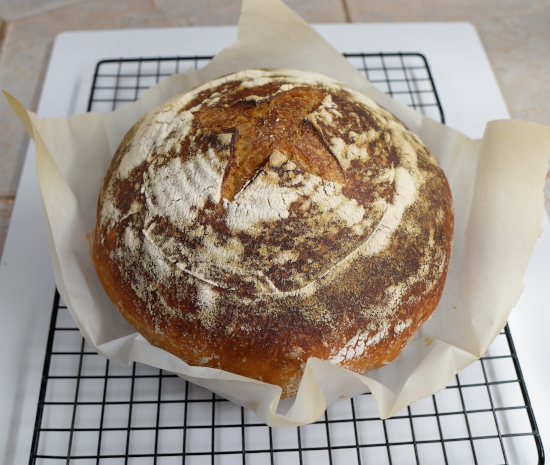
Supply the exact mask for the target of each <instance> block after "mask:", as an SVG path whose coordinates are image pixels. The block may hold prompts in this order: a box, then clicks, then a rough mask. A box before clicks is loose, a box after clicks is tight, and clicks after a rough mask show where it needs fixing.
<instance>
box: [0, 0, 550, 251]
mask: <svg viewBox="0 0 550 465" xmlns="http://www.w3.org/2000/svg"><path fill="white" fill-rule="evenodd" d="M284 1H285V2H286V3H287V4H289V5H290V6H291V7H292V8H293V9H294V10H295V11H297V12H298V13H299V14H300V15H301V16H302V17H304V18H305V19H306V20H307V21H309V22H315V23H333V22H346V21H347V22H379V21H385V22H391V21H469V22H471V23H473V24H474V25H475V26H476V28H477V30H478V32H479V34H480V37H481V40H482V42H483V44H484V46H485V48H486V50H487V54H488V57H489V60H490V62H491V64H492V66H493V69H494V71H495V74H496V76H497V80H498V82H499V84H500V87H501V89H502V92H503V95H504V98H505V100H506V103H507V104H508V108H509V110H510V113H511V115H512V117H514V118H518V119H526V120H530V121H536V122H539V123H544V124H548V125H550V77H549V76H550V2H549V1H548V0H483V1H480V0H445V1H442V0H284ZM239 10H240V0H201V1H198V0H0V89H5V90H8V91H9V92H11V93H13V94H14V95H15V96H16V97H18V98H19V99H20V100H21V102H22V103H23V104H24V105H25V106H26V107H27V108H29V109H32V110H34V109H35V108H36V105H37V101H38V97H39V95H40V90H41V87H42V81H43V79H44V73H45V69H46V65H47V63H48V59H49V56H50V53H51V49H52V44H53V40H54V38H55V36H56V35H57V34H58V33H60V32H62V31H67V30H90V29H111V28H129V27H132V28H136V27H155V26H157V27H162V26H204V25H222V24H236V23H237V19H238V16H239ZM27 143H28V138H27V136H26V135H25V133H24V131H23V129H22V127H21V125H20V123H19V122H18V121H16V120H15V119H14V117H13V116H12V114H11V111H10V110H9V108H8V105H7V103H6V101H5V100H4V98H3V97H0V252H1V250H2V248H3V244H4V239H5V234H6V230H7V226H8V223H9V217H10V213H11V209H12V206H13V200H14V197H15V194H16V190H17V184H18V180H19V176H20V172H21V168H22V164H23V157H24V153H25V150H26V146H27ZM547 190H548V194H547V198H548V199H550V179H549V182H548V183H547ZM548 208H549V209H550V201H549V202H548Z"/></svg>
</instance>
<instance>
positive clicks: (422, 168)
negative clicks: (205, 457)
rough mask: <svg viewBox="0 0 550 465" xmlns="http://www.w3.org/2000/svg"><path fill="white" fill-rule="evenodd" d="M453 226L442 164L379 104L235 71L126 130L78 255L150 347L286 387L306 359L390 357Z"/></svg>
mask: <svg viewBox="0 0 550 465" xmlns="http://www.w3.org/2000/svg"><path fill="white" fill-rule="evenodd" d="M452 231H453V207H452V201H451V194H450V190H449V187H448V184H447V181H446V179H445V176H444V174H443V172H442V170H441V168H440V167H439V165H438V163H437V161H436V159H435V158H434V157H433V155H432V154H431V153H430V152H429V151H428V149H427V148H426V147H425V146H424V145H423V144H422V142H421V141H420V140H419V138H418V137H417V136H416V135H415V134H413V133H412V132H411V131H410V130H409V129H408V128H407V127H405V126H404V125H403V123H401V122H400V121H399V120H398V119H397V118H396V117H394V116H393V115H392V114H391V113H389V112H388V111H386V110H384V109H383V108H381V107H379V106H378V105H377V104H376V103H374V102H373V101H372V100H371V99H369V98H368V97H366V96H365V95H363V94H360V93H358V92H356V91H354V90H352V89H350V88H348V87H346V86H344V85H342V84H339V83H338V82H336V81H334V80H332V79H330V78H327V77H325V76H322V75H319V74H314V73H305V72H299V71H292V70H247V71H242V72H239V73H236V74H233V75H230V76H225V77H222V78H219V79H216V80H214V81H210V82H207V83H206V84H203V85H201V86H199V87H197V88H195V89H193V90H191V91H189V92H187V93H185V94H182V95H178V96H177V97H174V98H173V99H171V100H169V101H168V102H166V103H165V104H163V105H161V106H160V107H158V108H156V109H154V110H152V111H151V112H149V113H148V114H147V115H145V116H144V117H143V118H141V119H140V120H139V121H138V122H137V123H136V124H135V126H134V127H133V128H132V129H131V130H130V131H129V132H128V134H127V135H126V136H125V138H124V140H123V141H122V143H121V144H120V147H119V148H118V150H117V152H116V154H115V156H114V158H113V161H112V163H111V166H110V168H109V170H108V172H107V175H106V177H105V180H104V182H103V185H102V187H101V192H100V197H99V205H98V210H97V227H96V231H95V237H94V243H93V257H94V262H95V266H96V269H97V273H98V275H99V279H100V280H101V283H102V284H103V286H104V288H105V290H106V292H107V294H108V295H109V297H110V298H111V299H112V301H113V302H114V303H115V305H116V306H117V307H118V309H119V310H120V311H121V312H122V314H123V315H124V317H125V318H126V319H127V320H128V321H129V322H130V323H131V324H132V325H133V326H134V327H135V328H136V329H137V330H138V331H139V332H140V333H141V334H142V335H143V336H144V337H145V338H146V339H147V340H148V341H149V342H150V343H151V344H153V345H155V346H158V347H161V348H163V349H165V350H167V351H168V352H170V353H172V354H174V355H176V356H178V357H180V358H181V359H183V360H184V361H185V362H187V363H188V364H190V365H196V366H206V367H212V368H219V369H222V370H226V371H229V372H232V373H236V374H239V375H243V376H247V377H250V378H254V379H257V380H261V381H265V382H267V383H272V384H276V385H279V386H281V387H282V389H283V393H282V397H291V396H294V395H296V392H297V389H298V386H299V383H300V380H301V377H302V374H303V370H304V367H305V364H306V362H307V360H308V358H309V357H317V358H319V359H322V360H326V361H328V362H330V363H333V364H336V365H339V366H341V367H345V368H347V369H349V370H352V371H354V372H358V373H363V372H366V371H368V370H371V369H374V368H377V367H380V366H382V365H385V364H387V363H389V362H390V361H391V360H393V359H394V358H395V357H396V356H397V355H398V354H399V353H400V352H401V350H402V349H403V348H404V347H405V345H406V344H407V343H408V341H409V340H410V339H411V337H412V336H413V335H414V334H415V333H416V332H417V331H418V329H419V328H420V326H421V325H422V323H423V322H424V321H425V320H426V319H427V318H428V317H429V316H430V315H431V314H432V312H433V310H434V309H435V307H436V305H437V303H438V301H439V298H440V296H441V292H442V290H443V285H444V282H445V276H446V273H447V267H448V263H449V258H450V255H451V243H452Z"/></svg>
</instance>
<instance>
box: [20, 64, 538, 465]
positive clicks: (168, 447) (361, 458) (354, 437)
mask: <svg viewBox="0 0 550 465" xmlns="http://www.w3.org/2000/svg"><path fill="white" fill-rule="evenodd" d="M347 58H348V59H349V60H350V61H351V62H352V63H353V64H354V65H355V66H356V67H357V68H358V69H359V70H360V71H361V72H362V73H364V75H365V76H366V77H368V78H369V79H370V80H371V82H373V84H375V85H376V86H377V87H378V88H380V89H381V90H383V91H385V92H387V93H389V94H391V95H392V96H393V97H394V98H397V99H399V100H400V101H402V102H404V103H406V104H407V105H410V106H412V107H414V108H415V109H417V110H419V111H420V112H422V113H424V114H426V115H428V116H430V117H432V118H434V119H436V120H439V121H442V122H443V121H444V116H443V111H442V109H441V105H440V103H439V99H438V97H437V93H436V90H435V86H434V83H433V79H432V77H431V75H430V71H429V68H428V65H427V63H426V60H425V58H424V57H423V56H422V55H419V54H354V55H347ZM209 60H210V57H184V58H161V59H136V60H106V61H102V62H100V63H99V64H98V66H97V70H96V75H95V78H94V84H93V87H92V91H91V96H90V102H89V110H99V111H111V110H113V109H116V108H118V107H119V106H121V105H123V104H124V103H127V102H130V101H134V100H135V99H137V98H139V97H140V96H141V95H142V94H143V93H144V92H145V91H146V90H147V89H148V88H149V87H150V86H151V85H153V84H155V83H156V82H159V81H160V80H162V79H163V78H166V77H168V76H169V75H172V74H174V73H175V72H184V71H186V69H187V68H189V67H192V68H200V67H202V66H204V65H205V64H206V63H208V61H209ZM29 463H30V464H57V463H66V464H69V463H78V464H113V465H115V464H129V463H131V464H159V465H160V464H184V465H185V464H187V465H203V464H204V465H206V464H212V465H226V464H228V465H233V464H243V465H244V464H246V465H256V464H272V465H277V464H284V465H293V464H300V465H302V464H306V465H307V464H314V465H322V464H330V465H333V464H334V465H341V464H345V465H348V464H349V465H355V464H358V465H364V464H388V465H405V464H407V465H408V464H424V465H426V464H452V465H455V464H456V465H468V464H476V465H486V464H487V465H489V464H490V465H494V464H537V463H538V464H543V463H544V452H543V449H542V442H541V440H540V437H539V433H538V430H537V426H536V422H535V418H534V415H533V411H532V408H531V404H530V402H529V397H528V394H527V390H526V388H525V383H524V380H523V377H522V374H521V368H520V365H519V362H518V359H517V355H516V352H515V349H514V344H513V341H512V337H511V335H510V331H509V329H508V326H506V328H504V330H503V331H502V332H501V334H500V335H499V336H497V338H496V340H495V341H494V342H493V344H492V345H491V347H490V348H489V350H488V351H487V353H486V354H485V355H484V356H483V357H482V358H481V360H480V361H478V362H476V363H474V364H472V365H471V366H469V367H468V368H467V369H466V370H464V371H462V372H460V373H459V374H458V375H456V376H455V377H454V378H453V379H452V380H451V382H450V383H449V384H448V386H447V388H446V389H444V390H443V391H441V392H439V393H437V394H435V395H434V396H432V397H430V398H427V399H424V400H422V401H419V402H417V403H415V404H413V405H411V406H410V407H407V408H405V409H403V410H401V411H400V412H398V413H397V414H396V415H395V416H394V417H392V418H391V419H389V420H380V418H379V417H378V415H377V409H376V404H375V401H374V398H373V397H372V395H370V394H364V395H361V396H358V397H355V398H353V399H349V400H345V401H342V402H339V403H336V404H333V405H331V406H329V407H328V409H327V411H326V412H325V414H324V415H323V416H322V417H321V418H320V419H319V420H318V421H317V422H316V423H314V424H311V425H306V426H301V427H299V428H281V429H272V428H269V427H267V426H265V424H263V423H261V422H260V421H259V420H258V418H257V417H256V416H255V415H254V414H253V413H252V412H250V411H249V410H247V409H243V408H242V407H239V406H237V405H236V404H233V403H232V402H229V401H227V400H225V399H223V398H221V397H219V396H217V395H215V394H213V393H212V392H210V391H208V390H206V389H204V388H202V387H199V386H196V385H194V384H191V383H188V382H187V381H185V380H183V379H181V378H179V377H177V376H175V375H174V374H172V373H169V372H165V371H163V370H159V369H156V368H152V367H149V366H146V365H142V364H133V365H132V366H130V367H120V366H118V365H116V364H114V363H111V362H109V361H108V360H106V359H105V358H103V357H101V356H100V355H98V354H96V353H95V352H94V351H93V349H92V348H91V347H90V346H88V345H87V343H86V342H85V341H84V339H83V338H82V336H81V334H80V332H79V331H78V328H77V327H76V325H75V323H74V321H73V319H72V317H71V316H70V314H69V311H68V310H67V308H66V306H65V305H64V304H63V302H62V301H61V300H60V297H59V294H58V293H57V292H56V294H55V298H54V304H53V311H52V318H51V325H50V332H49V337H48V343H47V348H46V358H45V363H44V370H43V376H42V385H41V389H40V397H39V402H38V410H37V415H36V423H35V432H34V437H33V442H32V448H31V454H30V462H29Z"/></svg>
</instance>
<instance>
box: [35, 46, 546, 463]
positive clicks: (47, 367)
mask: <svg viewBox="0 0 550 465" xmlns="http://www.w3.org/2000/svg"><path fill="white" fill-rule="evenodd" d="M411 55H414V56H417V57H421V59H422V60H423V61H424V63H425V66H426V70H427V73H428V76H429V81H430V83H431V86H432V88H433V92H434V94H435V98H436V104H437V106H438V108H439V112H440V116H441V121H442V122H444V114H443V110H442V108H441V103H440V100H439V97H438V95H437V91H436V89H435V83H434V81H433V78H432V76H431V72H430V70H429V66H428V64H427V60H426V58H425V57H424V56H423V55H421V54H417V53H414V54H408V53H393V54H385V53H384V54H383V53H379V54H347V55H345V56H346V57H348V58H349V57H352V58H362V59H363V63H365V58H366V57H369V56H376V57H380V58H381V61H382V63H384V61H383V57H385V56H393V57H399V58H400V60H401V63H402V64H403V57H404V56H411ZM211 58H212V57H208V56H193V57H166V58H138V59H118V60H103V61H101V62H99V63H98V65H97V67H96V73H95V75H94V81H93V85H92V91H91V94H90V99H89V106H88V110H90V109H91V107H92V103H93V91H94V89H95V88H96V83H97V77H98V72H99V68H100V66H101V65H102V64H104V63H119V71H120V65H121V64H122V63H124V62H132V61H134V62H135V61H138V62H146V61H157V62H160V61H161V60H164V61H168V60H171V61H174V60H176V62H177V63H178V66H179V61H182V60H194V61H195V63H196V62H197V60H208V59H211ZM365 66H366V63H365ZM403 66H404V64H403ZM383 70H384V73H385V74H386V79H387V81H388V83H389V82H390V80H389V78H388V75H387V72H388V70H387V68H386V67H383ZM405 76H406V74H405ZM156 77H157V80H158V78H159V77H160V68H159V67H157V76H156ZM406 80H407V86H408V88H409V91H411V87H410V83H409V82H408V79H407V78H406ZM388 88H389V93H390V95H393V93H392V91H391V86H390V85H388ZM136 95H137V89H136ZM412 102H413V105H412V106H413V107H415V108H416V105H415V102H414V99H413V100H412ZM60 308H61V309H62V308H66V307H62V306H60V296H59V293H58V292H57V290H56V292H55V297H54V302H53V309H52V318H51V321H50V329H49V334H48V341H47V347H46V355H45V360H44V368H43V373H42V380H41V387H40V394H39V401H38V406H37V415H36V421H35V428H34V435H33V440H32V446H31V454H30V458H29V463H30V464H31V465H34V464H35V463H36V461H37V459H41V458H44V459H47V458H50V459H62V460H66V461H67V463H69V462H70V461H71V460H74V459H96V460H97V463H98V464H99V462H100V460H101V459H103V458H105V459H106V458H125V462H126V463H127V461H128V459H129V458H131V457H138V456H139V457H142V456H143V455H132V454H129V438H130V431H131V430H134V429H139V428H135V427H131V405H133V403H138V402H135V401H133V399H132V397H131V398H130V402H129V405H130V412H129V420H128V427H127V428H114V429H119V430H125V431H128V434H127V443H126V454H125V455H115V456H109V455H101V439H102V436H101V434H102V431H103V430H102V425H103V418H104V411H105V406H106V401H105V392H106V386H107V380H108V378H109V375H108V370H109V361H107V362H106V371H105V375H104V376H96V377H97V378H102V379H105V390H104V393H103V402H102V403H101V406H102V413H101V426H100V429H99V438H98V447H97V454H96V455H89V456H78V457H74V456H71V454H70V451H71V441H72V435H73V432H74V431H85V430H86V429H78V428H75V427H74V423H75V418H74V417H75V412H76V406H77V404H78V399H77V397H78V383H79V382H80V376H81V373H80V372H81V368H82V357H83V355H84V354H85V352H84V339H82V344H81V349H80V365H79V374H78V377H77V388H76V395H75V399H74V401H73V402H65V403H63V404H66V405H73V418H72V424H71V430H70V434H71V439H70V440H69V449H68V455H67V456H47V455H39V454H38V453H37V451H38V444H39V439H40V432H41V431H58V430H59V431H65V429H55V428H53V429H44V428H41V425H42V418H43V413H44V406H45V405H48V404H56V403H55V402H50V403H48V402H46V401H45V399H46V391H47V386H48V380H49V379H51V377H50V376H49V372H50V362H51V357H52V355H58V354H59V353H56V352H54V351H53V344H54V337H55V331H59V330H60V328H56V321H57V317H58V311H59V309H60ZM71 330H72V328H71ZM74 330H77V329H76V328H75V329H74ZM501 334H504V335H505V337H506V340H507V343H508V346H509V348H510V355H504V356H493V357H482V358H481V365H482V367H483V372H484V376H485V383H481V384H480V385H485V386H486V387H487V391H488V394H489V398H490V401H491V409H489V410H487V409H484V410H467V409H466V405H465V402H464V397H463V395H462V388H464V387H472V386H475V385H472V384H470V385H461V383H460V380H459V378H458V376H457V377H456V381H457V385H456V386H450V387H448V389H454V388H456V389H458V390H459V392H460V397H461V402H462V407H463V411H462V412H458V413H464V414H465V417H466V422H467V427H468V435H469V438H451V439H443V432H442V427H441V422H440V417H443V416H446V415H453V414H456V413H457V412H438V411H437V404H436V401H435V397H434V398H433V402H434V409H435V416H436V418H437V423H438V428H439V434H440V438H441V439H440V440H417V439H416V438H415V434H414V427H413V419H414V418H421V417H424V416H433V414H426V415H422V414H412V413H411V409H410V407H408V410H407V411H408V415H407V416H404V417H401V418H405V419H408V420H409V422H410V424H411V431H412V441H407V442H402V443H399V442H391V443H390V442H389V441H388V434H387V431H386V424H385V421H384V434H385V438H386V443H385V444H374V445H373V444H360V443H359V440H358V429H357V422H360V421H369V420H370V419H369V418H357V417H356V412H355V407H354V401H353V399H350V402H351V405H352V414H353V425H354V434H355V445H349V446H331V444H330V432H329V424H331V423H338V422H344V421H350V420H329V419H328V416H327V413H326V412H325V415H324V420H323V419H321V420H319V422H318V423H321V424H324V425H325V429H326V434H327V447H318V448H311V447H310V448H303V447H302V445H301V438H300V428H297V434H298V448H297V449H277V451H276V452H285V451H288V452H298V454H299V456H300V464H302V463H303V461H302V453H303V452H304V451H306V450H327V452H328V454H329V462H330V463H331V464H332V463H333V459H332V451H333V450H337V449H344V448H345V449H353V448H355V449H356V451H357V460H358V463H359V464H361V463H362V462H361V454H360V449H361V448H365V447H372V446H381V445H385V446H386V447H387V448H388V459H389V463H390V464H391V463H392V459H391V454H390V451H389V449H390V446H399V445H411V444H412V445H413V447H414V451H415V457H416V462H417V463H420V461H419V455H418V447H417V446H418V445H421V444H427V443H441V444H442V446H444V444H445V443H449V442H455V441H465V440H468V439H469V441H470V444H471V448H472V453H473V457H474V461H475V463H476V464H477V463H478V461H477V458H476V452H475V447H474V440H480V439H488V438H493V439H494V438H495V436H486V437H484V436H481V437H480V436H475V437H474V436H473V435H472V431H471V428H470V424H469V421H468V417H467V415H466V414H470V413H481V412H487V411H490V412H492V413H493V416H494V418H495V424H496V426H497V436H496V437H498V439H499V441H500V445H501V449H502V454H503V458H504V460H505V461H506V463H508V460H507V458H506V450H505V447H504V443H503V439H504V438H507V437H515V436H533V438H534V441H535V445H536V448H537V453H538V459H539V461H538V464H539V465H542V464H544V463H545V457H544V450H543V446H542V441H541V438H540V435H539V432H538V428H537V425H536V420H535V417H534V413H533V410H532V406H531V403H530V400H529V395H528V392H527V388H526V386H525V382H524V379H523V375H522V372H521V367H520V364H519V360H518V357H517V353H516V350H515V346H514V343H513V340H512V336H511V333H510V329H509V327H508V325H506V326H505V328H504V329H503V331H502V333H501ZM504 357H507V358H508V357H509V358H511V359H512V361H513V365H514V369H515V371H516V374H517V379H516V380H513V382H516V381H517V382H518V383H519V386H520V389H521V393H522V396H523V400H524V404H525V405H524V406H520V407H501V408H499V407H495V406H494V403H493V399H492V396H491V390H490V389H489V386H491V385H497V384H503V383H507V382H510V381H493V382H489V381H488V378H487V374H486V371H485V366H484V363H483V362H484V360H490V359H495V358H504ZM140 377H143V376H140ZM150 377H153V378H158V379H159V391H158V392H159V398H158V399H157V404H158V407H157V419H156V434H157V437H156V440H157V439H158V431H159V429H162V428H163V427H161V426H159V418H158V415H159V412H160V404H161V402H166V401H161V399H160V392H161V390H160V385H161V383H162V380H163V379H164V378H169V377H175V375H172V374H163V373H162V370H159V375H158V376H150ZM131 379H132V393H133V383H134V381H135V379H136V365H135V364H134V366H133V371H132V375H131ZM188 389H189V384H188V382H186V397H185V399H186V400H185V402H186V405H187V402H191V401H190V400H189V399H188V397H187V391H188ZM367 395H369V394H367ZM193 402H198V401H197V400H194V401H193ZM205 402H212V406H213V408H212V420H213V421H212V426H211V425H205V426H204V428H212V433H211V434H212V452H199V453H193V452H191V453H187V452H184V453H183V454H157V443H155V451H154V453H153V454H149V455H145V456H146V457H152V458H153V460H154V463H156V461H157V457H161V456H180V455H181V457H182V463H184V464H185V458H186V456H191V455H210V456H211V458H212V459H211V460H212V464H213V463H214V460H215V456H216V455H223V454H242V457H243V459H242V460H243V464H244V463H246V454H249V453H252V454H253V453H269V454H270V456H271V463H273V454H274V449H273V438H272V433H271V428H270V429H269V437H270V445H271V447H270V449H269V450H246V447H245V436H244V428H245V426H246V427H251V426H263V424H262V423H257V424H254V423H247V424H246V425H245V423H244V409H243V408H242V407H241V424H240V425H233V424H230V425H214V412H215V405H216V403H217V402H227V401H226V400H225V399H222V398H219V397H217V396H215V395H214V394H212V399H208V400H205ZM122 403H125V404H126V403H127V402H122ZM514 408H525V410H526V411H527V415H528V418H529V422H530V425H531V428H532V433H519V434H518V433H514V434H502V433H501V431H500V428H499V422H498V419H497V417H496V413H497V412H498V411H499V410H510V409H514ZM186 421H187V408H186V417H185V422H184V425H183V431H184V451H185V434H186V431H187V424H186ZM236 426H240V427H241V428H242V432H243V434H242V451H214V449H213V448H214V435H215V431H216V428H223V427H236ZM164 428H166V427H164ZM193 428H197V427H196V426H194V427H193ZM112 429H113V428H110V430H112ZM177 429H181V428H179V427H178V428H177ZM94 431H95V429H94ZM442 450H443V455H444V460H445V463H446V464H447V463H449V461H448V457H447V453H446V449H445V447H442Z"/></svg>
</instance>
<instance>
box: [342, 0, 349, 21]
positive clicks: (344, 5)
mask: <svg viewBox="0 0 550 465" xmlns="http://www.w3.org/2000/svg"><path fill="white" fill-rule="evenodd" d="M342 7H343V8H344V16H345V17H346V23H351V18H350V15H349V10H348V2H347V0H342Z"/></svg>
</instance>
